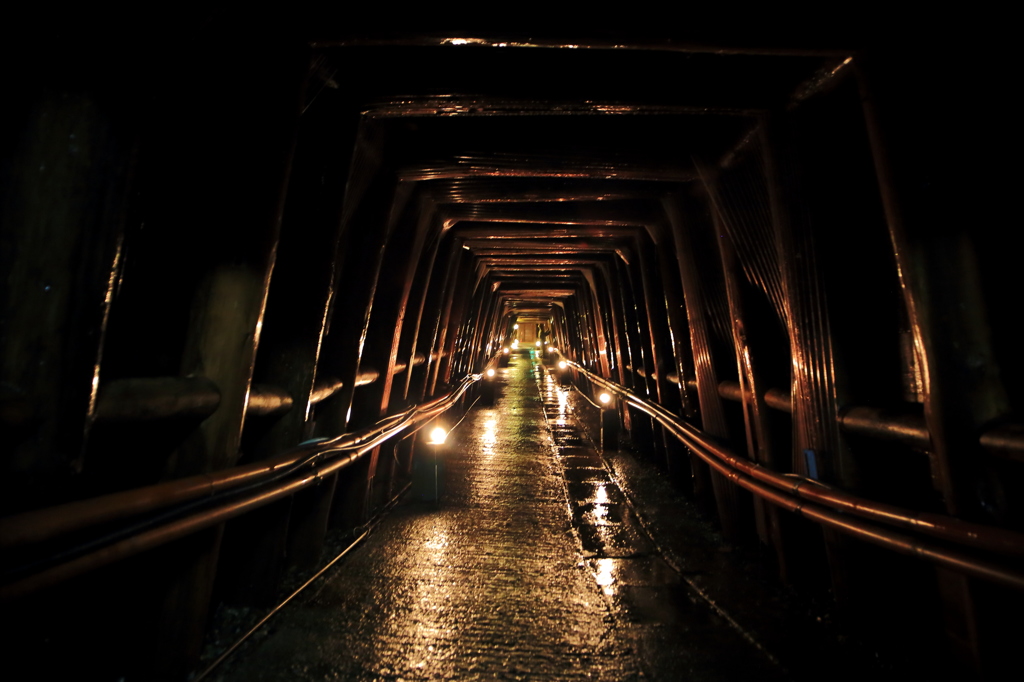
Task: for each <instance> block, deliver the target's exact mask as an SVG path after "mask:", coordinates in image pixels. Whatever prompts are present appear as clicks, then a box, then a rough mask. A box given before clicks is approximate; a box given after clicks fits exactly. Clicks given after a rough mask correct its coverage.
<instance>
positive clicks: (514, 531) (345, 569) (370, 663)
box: [218, 356, 782, 680]
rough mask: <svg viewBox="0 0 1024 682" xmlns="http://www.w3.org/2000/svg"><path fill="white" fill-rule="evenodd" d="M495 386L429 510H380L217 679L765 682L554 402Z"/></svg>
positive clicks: (771, 672) (522, 367)
mask: <svg viewBox="0 0 1024 682" xmlns="http://www.w3.org/2000/svg"><path fill="white" fill-rule="evenodd" d="M500 372H501V377H500V379H501V381H502V395H501V397H500V399H499V401H498V403H497V404H496V406H495V407H494V408H491V409H483V408H477V409H474V410H473V411H472V412H471V413H470V414H469V415H468V416H467V418H466V420H465V422H464V423H463V424H462V425H461V426H460V427H459V428H458V429H456V430H455V431H454V432H453V433H452V434H451V436H450V445H449V446H446V452H445V453H444V454H443V457H444V461H443V463H442V475H443V476H444V481H445V485H444V488H443V489H444V494H443V496H442V500H441V502H440V504H433V503H417V504H408V505H405V506H401V507H399V508H398V509H396V510H395V511H394V512H392V514H391V515H390V516H389V517H388V518H387V519H386V520H385V521H384V522H383V523H382V524H381V526H380V527H379V528H378V530H377V531H376V532H375V533H374V534H373V535H372V536H371V537H370V538H369V539H368V540H367V542H366V543H365V544H364V545H363V546H361V547H359V548H358V549H356V550H355V551H353V552H352V553H351V554H350V555H349V557H347V558H346V560H345V561H344V563H343V564H340V565H339V567H338V568H337V569H335V570H334V571H333V573H332V575H331V577H330V578H329V579H327V580H326V581H325V582H324V583H323V584H322V585H321V586H320V587H319V588H317V589H316V590H315V591H314V592H313V593H312V594H309V595H304V596H303V597H302V598H301V599H300V600H298V601H299V603H298V604H296V605H295V606H294V607H290V608H289V609H288V610H287V611H286V612H285V613H282V614H281V615H280V616H278V618H277V620H275V621H273V624H272V626H271V629H270V632H269V633H267V634H264V635H262V636H261V637H260V638H259V639H258V640H257V641H256V642H254V643H253V644H251V645H247V646H246V647H245V650H244V651H243V652H241V655H240V656H239V657H237V660H233V661H231V662H230V664H229V665H228V666H227V667H226V668H225V669H224V670H223V671H221V672H220V673H219V674H218V676H219V677H220V679H226V680H284V679H289V680H328V679H330V680H333V679H345V680H349V679H352V680H371V679H389V680H398V679H545V680H549V679H550V680H570V679H599V680H600V679H607V680H623V679H650V678H653V679H683V678H686V679H691V680H705V679H706V680H722V679H725V680H729V679H752V677H751V676H756V677H757V679H764V680H774V679H782V678H781V677H780V676H779V674H778V671H777V670H776V669H775V668H774V666H772V665H771V664H769V663H768V662H767V661H766V660H763V659H762V658H760V657H759V655H758V654H757V652H756V651H754V650H753V648H752V647H750V646H749V645H748V643H747V642H746V641H744V640H743V639H742V638H741V637H739V636H738V635H737V634H736V633H735V632H733V631H732V630H730V628H728V627H727V626H725V624H724V622H720V619H718V618H717V616H716V615H715V614H713V613H711V612H710V611H709V610H708V609H707V608H706V607H702V606H701V605H700V604H698V603H695V602H694V601H693V599H692V598H691V596H690V595H688V594H687V593H686V590H685V586H683V585H681V583H680V579H679V576H678V574H676V573H675V572H674V571H673V570H672V569H671V568H670V567H669V566H668V564H666V563H665V562H664V561H663V560H662V559H661V558H660V557H658V556H657V555H656V554H655V553H654V550H653V547H652V545H651V542H650V541H649V539H647V537H646V536H645V535H644V534H643V533H642V531H641V530H640V529H639V526H638V524H637V523H636V522H635V520H634V519H633V517H632V513H631V512H630V509H629V507H628V505H626V504H625V499H624V497H623V495H622V493H621V491H620V490H619V488H618V486H617V485H616V484H615V483H614V482H613V481H612V480H611V478H610V476H609V474H608V470H607V469H606V468H605V467H604V465H603V463H602V460H601V458H600V457H599V456H598V455H597V454H596V453H595V451H594V450H593V449H592V448H591V447H589V446H588V445H587V441H586V439H585V437H583V435H582V434H581V432H580V431H579V430H578V428H577V427H576V426H575V425H574V419H573V417H572V414H571V408H570V404H569V401H568V400H567V396H566V392H565V391H566V389H564V388H562V387H560V386H557V385H556V384H555V382H554V381H552V380H551V377H550V376H549V375H547V374H546V372H544V370H543V368H542V367H540V366H539V365H537V364H535V363H534V362H533V361H531V360H530V359H529V358H528V357H525V356H519V357H515V358H513V359H512V362H511V363H510V366H509V367H508V368H507V369H502V370H500ZM538 385H539V387H540V396H538V390H537V388H538ZM545 419H546V422H545ZM567 502H568V504H567Z"/></svg>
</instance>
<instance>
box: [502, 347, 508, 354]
mask: <svg viewBox="0 0 1024 682" xmlns="http://www.w3.org/2000/svg"><path fill="white" fill-rule="evenodd" d="M502 352H503V353H504V354H505V355H508V346H505V348H504V349H502Z"/></svg>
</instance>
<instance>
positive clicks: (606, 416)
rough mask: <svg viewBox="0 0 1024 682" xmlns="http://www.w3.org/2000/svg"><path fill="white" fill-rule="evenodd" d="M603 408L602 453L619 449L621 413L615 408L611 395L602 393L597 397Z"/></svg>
mask: <svg viewBox="0 0 1024 682" xmlns="http://www.w3.org/2000/svg"><path fill="white" fill-rule="evenodd" d="M597 401H598V404H599V405H600V406H601V452H602V453H604V452H606V451H607V450H609V449H612V450H615V449H617V445H616V444H617V443H618V439H619V411H618V410H617V409H616V408H615V404H614V401H613V400H612V396H611V394H610V393H606V392H602V393H601V395H599V396H597Z"/></svg>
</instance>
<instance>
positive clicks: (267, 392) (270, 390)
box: [245, 384, 293, 416]
mask: <svg viewBox="0 0 1024 682" xmlns="http://www.w3.org/2000/svg"><path fill="white" fill-rule="evenodd" d="M292 403H293V400H292V397H291V396H290V395H288V392H287V391H285V390H284V389H282V388H278V387H276V386H266V385H260V384H253V385H252V386H250V387H249V402H248V404H247V406H246V412H245V414H246V416H250V415H252V416H267V415H273V414H283V413H285V412H287V411H288V410H290V409H292Z"/></svg>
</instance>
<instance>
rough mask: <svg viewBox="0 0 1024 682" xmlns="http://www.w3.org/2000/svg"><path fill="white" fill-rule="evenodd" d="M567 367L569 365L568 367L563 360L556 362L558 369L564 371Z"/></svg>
mask: <svg viewBox="0 0 1024 682" xmlns="http://www.w3.org/2000/svg"><path fill="white" fill-rule="evenodd" d="M568 366H569V365H568V363H566V361H565V360H560V361H559V362H558V369H565V368H566V367H568Z"/></svg>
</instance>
